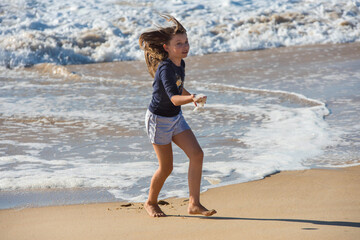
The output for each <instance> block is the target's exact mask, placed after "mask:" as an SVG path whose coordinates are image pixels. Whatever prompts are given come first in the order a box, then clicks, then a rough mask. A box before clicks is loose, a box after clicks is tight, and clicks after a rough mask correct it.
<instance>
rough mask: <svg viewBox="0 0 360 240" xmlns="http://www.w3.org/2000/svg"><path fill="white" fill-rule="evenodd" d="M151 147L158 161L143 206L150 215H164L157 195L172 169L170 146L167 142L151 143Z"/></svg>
mask: <svg viewBox="0 0 360 240" xmlns="http://www.w3.org/2000/svg"><path fill="white" fill-rule="evenodd" d="M153 147H154V150H155V153H156V156H157V158H158V161H159V168H158V169H157V170H156V172H155V174H154V176H153V177H152V179H151V184H150V191H149V197H148V200H147V201H146V202H145V205H144V207H145V209H146V211H147V212H148V214H149V215H150V216H152V217H165V216H166V215H165V213H164V212H163V211H162V210H161V209H160V207H159V205H158V196H159V193H160V190H161V188H162V186H163V185H164V183H165V180H166V179H167V177H168V176H169V175H170V173H171V172H172V170H173V153H172V146H171V143H169V144H167V145H156V144H153Z"/></svg>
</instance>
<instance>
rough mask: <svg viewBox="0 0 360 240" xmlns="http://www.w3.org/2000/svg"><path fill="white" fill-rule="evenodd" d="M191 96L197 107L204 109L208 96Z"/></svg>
mask: <svg viewBox="0 0 360 240" xmlns="http://www.w3.org/2000/svg"><path fill="white" fill-rule="evenodd" d="M191 96H192V99H193V102H194V104H195V106H196V107H197V104H199V105H200V106H202V107H203V106H204V104H205V103H206V99H207V96H205V95H204V94H198V95H196V94H192V95H191Z"/></svg>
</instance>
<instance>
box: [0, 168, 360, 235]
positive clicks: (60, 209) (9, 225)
mask: <svg viewBox="0 0 360 240" xmlns="http://www.w3.org/2000/svg"><path fill="white" fill-rule="evenodd" d="M359 183H360V166H357V167H350V168H342V169H314V170H304V171H285V172H281V173H279V174H275V175H272V176H270V177H267V178H265V179H263V180H259V181H254V182H248V183H242V184H236V185H231V186H226V187H220V188H215V189H211V190H209V191H207V192H205V193H203V194H202V202H203V204H204V205H206V206H208V207H209V208H215V209H216V210H217V211H218V214H217V215H215V216H213V217H200V216H189V215H188V214H187V212H186V207H187V203H186V199H166V201H167V202H169V203H170V204H169V205H166V206H163V207H162V208H163V210H164V211H165V212H166V213H167V214H168V215H170V216H169V217H166V218H160V219H155V218H151V217H149V216H148V215H147V214H146V212H145V210H144V209H143V207H142V204H141V203H135V204H132V205H131V206H129V207H125V206H121V205H122V204H124V203H103V204H86V205H69V206H55V207H43V208H25V209H10V210H1V211H0V239H2V240H7V239H16V240H21V239H32V240H42V239H47V240H49V239H51V240H55V239H62V240H64V239H87V240H91V239H96V240H99V239H207V240H210V239H302V240H303V239H317V240H318V239H327V240H329V239H336V240H340V239H341V240H344V239H354V240H355V239H360V188H359Z"/></svg>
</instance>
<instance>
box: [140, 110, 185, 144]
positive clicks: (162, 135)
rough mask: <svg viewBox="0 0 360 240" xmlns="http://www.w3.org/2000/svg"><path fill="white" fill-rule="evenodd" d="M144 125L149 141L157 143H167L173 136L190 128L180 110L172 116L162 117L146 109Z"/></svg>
mask: <svg viewBox="0 0 360 240" xmlns="http://www.w3.org/2000/svg"><path fill="white" fill-rule="evenodd" d="M145 126H146V132H147V135H148V136H149V138H150V141H151V143H154V144H158V145H166V144H169V143H171V141H172V137H173V136H175V135H177V134H179V133H181V132H183V131H185V130H188V129H190V127H189V125H188V124H187V123H186V121H185V118H184V117H183V115H182V113H181V112H180V113H179V114H178V115H176V116H174V117H163V116H159V115H156V114H153V113H152V112H150V111H149V110H147V111H146V115H145Z"/></svg>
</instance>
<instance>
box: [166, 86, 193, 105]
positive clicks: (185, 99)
mask: <svg viewBox="0 0 360 240" xmlns="http://www.w3.org/2000/svg"><path fill="white" fill-rule="evenodd" d="M194 98H195V94H190V93H189V92H188V91H187V90H186V89H185V88H183V90H182V95H174V96H172V97H171V99H170V100H171V102H172V103H173V104H174V105H175V106H180V105H184V104H188V103H191V102H194V103H195V101H194Z"/></svg>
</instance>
